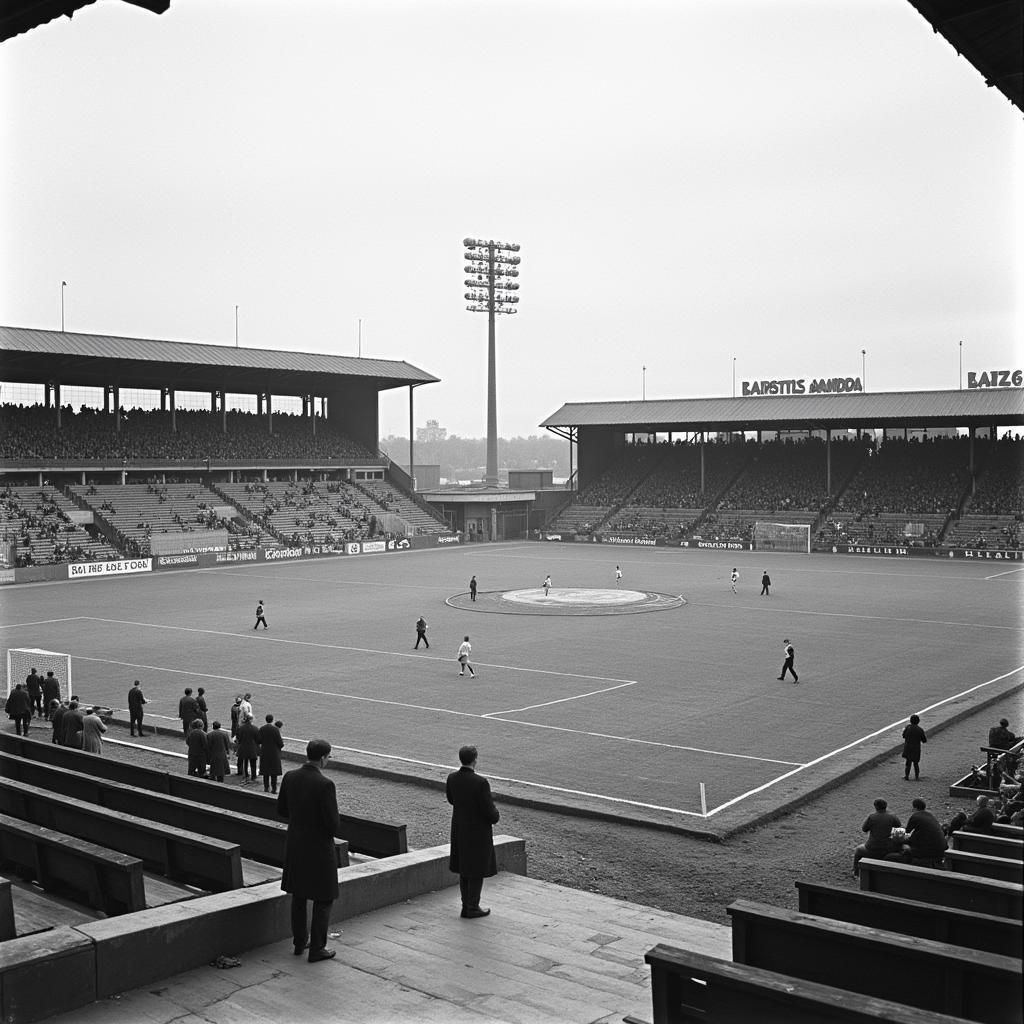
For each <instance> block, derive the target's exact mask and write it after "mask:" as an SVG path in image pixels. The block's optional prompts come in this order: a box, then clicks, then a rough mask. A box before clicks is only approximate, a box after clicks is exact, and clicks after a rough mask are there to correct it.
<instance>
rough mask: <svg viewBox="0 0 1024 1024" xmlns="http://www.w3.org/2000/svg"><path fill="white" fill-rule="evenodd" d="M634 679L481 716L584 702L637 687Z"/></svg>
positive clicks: (490, 716) (508, 713) (510, 713)
mask: <svg viewBox="0 0 1024 1024" xmlns="http://www.w3.org/2000/svg"><path fill="white" fill-rule="evenodd" d="M636 683H637V681H636V680H635V679H634V680H633V681H632V682H631V683H619V684H618V685H617V686H606V687H605V688H604V689H603V690H590V691H589V692H588V693H577V694H576V695H575V696H573V697H559V698H558V700H546V701H544V703H543V704H528V705H527V706H526V707H525V708H509V709H508V711H488V712H487V713H486V714H484V715H481V716H480V717H481V718H492V717H494V716H495V715H516V714H519V712H520V711H533V710H534V709H535V708H548V707H551V705H552V704H564V703H566V701H570V700H582V699H583V698H584V697H595V696H597V694H599V693H610V692H611V691H612V690H621V689H622V688H623V687H624V686H636Z"/></svg>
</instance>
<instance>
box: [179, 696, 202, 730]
mask: <svg viewBox="0 0 1024 1024" xmlns="http://www.w3.org/2000/svg"><path fill="white" fill-rule="evenodd" d="M178 717H179V718H180V719H181V734H182V735H183V736H188V731H189V729H191V728H192V723H193V722H194V721H195V720H196V719H197V718H198V717H199V705H198V704H197V703H196V699H195V697H193V696H192V687H191V686H186V687H185V692H184V693H183V694H182V695H181V698H180V699H179V700H178Z"/></svg>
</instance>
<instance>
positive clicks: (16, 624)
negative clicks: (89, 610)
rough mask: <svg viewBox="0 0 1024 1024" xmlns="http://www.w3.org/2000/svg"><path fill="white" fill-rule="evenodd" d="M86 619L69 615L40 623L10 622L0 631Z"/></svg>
mask: <svg viewBox="0 0 1024 1024" xmlns="http://www.w3.org/2000/svg"><path fill="white" fill-rule="evenodd" d="M47 582H49V581H47ZM84 618H88V616H85V615H67V616H65V617H64V618H63V619H40V620H39V621H38V622H9V623H7V624H6V625H0V629H19V628H21V627H22V626H49V625H51V624H52V623H54V622H74V621H75V620H76V619H84Z"/></svg>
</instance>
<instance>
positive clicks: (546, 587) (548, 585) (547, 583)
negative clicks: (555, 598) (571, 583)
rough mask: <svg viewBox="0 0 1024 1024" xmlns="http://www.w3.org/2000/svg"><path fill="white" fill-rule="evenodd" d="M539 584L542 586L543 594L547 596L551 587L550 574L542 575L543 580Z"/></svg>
mask: <svg viewBox="0 0 1024 1024" xmlns="http://www.w3.org/2000/svg"><path fill="white" fill-rule="evenodd" d="M541 586H542V587H543V588H544V596H545V597H547V596H548V591H549V590H550V589H551V576H550V575H548V576H545V577H544V582H543V583H542V584H541Z"/></svg>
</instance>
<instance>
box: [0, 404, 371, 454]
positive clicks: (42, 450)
mask: <svg viewBox="0 0 1024 1024" xmlns="http://www.w3.org/2000/svg"><path fill="white" fill-rule="evenodd" d="M118 416H119V417H120V430H117V420H115V417H114V414H113V413H105V412H103V411H102V410H98V409H90V408H87V407H85V406H83V407H82V408H81V410H80V411H79V412H77V413H76V412H75V411H74V410H73V409H72V408H71V406H66V407H62V409H61V426H60V429H58V428H57V411H56V409H54V408H49V409H48V408H46V407H45V406H42V405H33V406H13V405H6V406H2V407H0V458H5V459H15V458H18V457H24V458H28V459H69V460H80V459H96V460H102V461H105V462H119V463H120V462H131V461H134V460H152V459H170V460H204V459H215V460H224V459H291V458H296V459H306V458H308V459H316V460H333V459H346V458H352V459H359V460H365V459H372V458H373V457H374V453H373V452H370V451H369V450H368V449H366V448H365V447H363V446H362V445H360V444H358V443H357V442H355V441H353V440H352V439H351V438H349V437H346V436H345V435H344V434H341V433H339V432H337V431H336V430H334V429H333V428H332V427H331V426H330V424H329V422H328V421H327V420H324V419H322V418H320V417H318V418H317V419H316V434H315V436H314V434H313V421H312V420H311V419H310V418H309V417H303V416H297V415H292V414H288V413H274V415H273V417H272V424H273V431H272V432H271V431H270V430H268V427H267V417H266V416H257V415H256V414H255V413H244V412H229V413H228V414H227V430H226V431H225V430H224V424H223V419H222V417H221V414H220V413H211V412H193V411H180V412H177V413H175V417H174V422H175V429H174V430H172V429H171V413H170V412H168V411H161V410H153V411H144V410H140V409H133V410H130V411H125V410H123V409H122V410H120V411H119V413H118Z"/></svg>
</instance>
